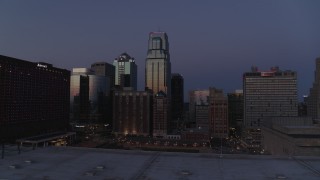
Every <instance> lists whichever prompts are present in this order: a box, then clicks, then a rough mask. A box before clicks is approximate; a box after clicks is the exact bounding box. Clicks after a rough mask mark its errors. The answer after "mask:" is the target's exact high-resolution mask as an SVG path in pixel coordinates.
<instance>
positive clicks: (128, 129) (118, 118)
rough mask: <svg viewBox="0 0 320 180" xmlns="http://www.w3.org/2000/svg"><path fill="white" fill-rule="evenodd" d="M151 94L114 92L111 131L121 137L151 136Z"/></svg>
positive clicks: (145, 92) (146, 92)
mask: <svg viewBox="0 0 320 180" xmlns="http://www.w3.org/2000/svg"><path fill="white" fill-rule="evenodd" d="M152 106H153V103H152V93H151V92H148V91H115V92H114V93H113V131H114V132H116V133H118V134H122V135H128V134H129V135H143V136H149V135H152V116H153V114H152Z"/></svg>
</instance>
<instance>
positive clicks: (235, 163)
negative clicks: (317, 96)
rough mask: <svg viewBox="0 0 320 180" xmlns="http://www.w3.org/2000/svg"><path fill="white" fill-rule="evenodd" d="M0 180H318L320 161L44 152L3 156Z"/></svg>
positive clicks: (64, 150)
mask: <svg viewBox="0 0 320 180" xmlns="http://www.w3.org/2000/svg"><path fill="white" fill-rule="evenodd" d="M0 179H48V180H49V179H105V180H111V179H115V180H121V179H188V180H189V179H190V180H191V179H308V180H309V179H317V180H319V179H320V157H286V156H282V157H277V156H257V155H256V156H254V155H222V157H220V155H217V154H202V153H195V154H191V153H169V152H146V151H126V150H106V149H90V148H74V147H46V148H38V149H36V150H31V149H24V150H23V152H21V154H20V155H18V154H17V152H9V153H6V156H5V158H4V159H0Z"/></svg>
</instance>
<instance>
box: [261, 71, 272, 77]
mask: <svg viewBox="0 0 320 180" xmlns="http://www.w3.org/2000/svg"><path fill="white" fill-rule="evenodd" d="M261 76H274V72H261Z"/></svg>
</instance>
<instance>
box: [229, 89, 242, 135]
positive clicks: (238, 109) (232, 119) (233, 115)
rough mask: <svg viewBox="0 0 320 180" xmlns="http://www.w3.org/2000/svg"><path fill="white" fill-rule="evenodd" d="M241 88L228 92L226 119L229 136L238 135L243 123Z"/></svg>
mask: <svg viewBox="0 0 320 180" xmlns="http://www.w3.org/2000/svg"><path fill="white" fill-rule="evenodd" d="M243 105H244V102H243V90H236V91H235V92H233V93H228V119H229V128H230V131H231V132H230V135H231V136H236V135H237V136H239V135H240V133H241V127H242V125H243Z"/></svg>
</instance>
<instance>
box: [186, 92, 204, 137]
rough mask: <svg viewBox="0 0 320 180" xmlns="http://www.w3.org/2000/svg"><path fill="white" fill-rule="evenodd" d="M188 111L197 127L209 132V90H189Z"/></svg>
mask: <svg viewBox="0 0 320 180" xmlns="http://www.w3.org/2000/svg"><path fill="white" fill-rule="evenodd" d="M189 113H190V117H189V118H190V120H191V121H192V122H195V124H196V126H197V128H199V129H200V130H203V131H208V132H209V90H195V91H190V93H189Z"/></svg>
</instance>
